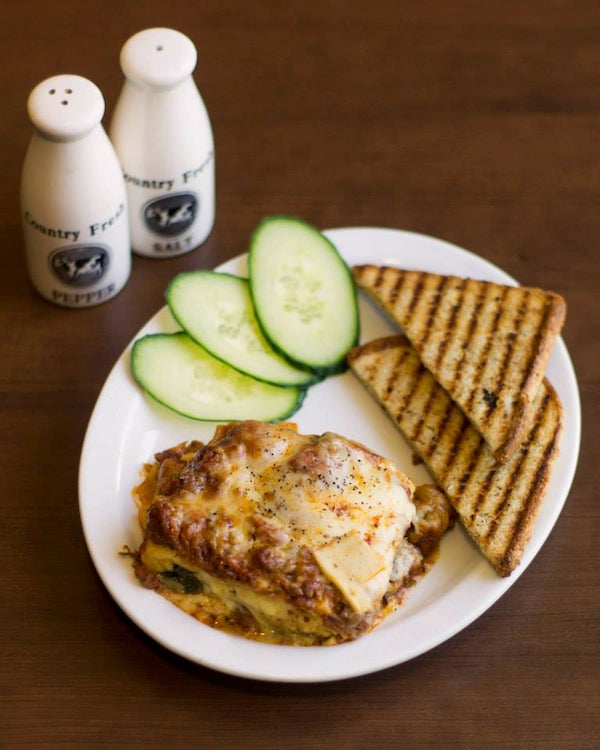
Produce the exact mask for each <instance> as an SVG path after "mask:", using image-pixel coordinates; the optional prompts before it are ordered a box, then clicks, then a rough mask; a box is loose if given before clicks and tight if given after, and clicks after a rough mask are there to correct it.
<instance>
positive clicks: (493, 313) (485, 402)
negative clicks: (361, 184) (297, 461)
mask: <svg viewBox="0 0 600 750" xmlns="http://www.w3.org/2000/svg"><path fill="white" fill-rule="evenodd" d="M353 275H354V278H355V280H356V283H357V285H358V287H359V288H361V289H363V290H364V291H365V292H366V293H367V294H368V295H369V296H370V297H371V298H372V299H373V300H374V301H375V302H376V303H377V304H379V305H380V306H381V307H383V309H384V310H385V311H386V312H387V313H388V314H389V315H390V316H391V317H392V318H393V320H395V322H396V323H397V324H398V325H399V326H400V328H401V329H402V332H403V333H404V334H405V335H406V337H407V338H408V339H409V340H410V342H411V343H412V345H413V346H414V347H415V349H416V350H417V352H418V354H419V357H420V358H421V360H422V362H423V364H424V365H425V367H427V368H428V369H429V370H430V372H431V373H432V374H433V376H434V377H435V378H436V380H437V381H438V382H439V383H440V384H441V385H443V386H444V388H445V389H446V390H447V391H448V393H449V394H450V396H451V397H452V398H453V399H454V401H455V402H456V404H457V405H458V406H460V408H461V409H462V410H463V412H464V413H465V414H466V415H467V417H468V418H469V419H470V420H471V422H472V423H473V425H474V426H475V427H476V428H477V429H478V430H479V432H480V433H481V435H482V436H483V438H484V439H485V441H486V442H487V444H488V445H489V447H490V449H491V450H492V452H493V454H494V455H495V457H496V458H497V459H498V460H499V461H505V460H507V459H508V458H510V456H511V455H513V453H514V452H515V451H516V449H517V448H518V446H519V445H520V443H521V441H522V439H523V436H524V435H525V433H526V432H527V430H528V429H529V426H530V424H531V417H532V413H533V403H534V400H535V398H536V394H537V392H538V389H539V386H540V383H541V381H542V378H543V375H544V371H545V369H546V365H547V363H548V359H549V357H550V352H551V350H552V347H553V345H554V341H555V339H556V337H557V336H558V334H559V332H560V330H561V327H562V325H563V322H564V318H565V312H566V305H565V302H564V300H563V298H562V297H560V295H558V294H554V293H553V292H546V291H543V290H541V289H535V288H531V287H512V286H505V285H501V284H494V283H491V282H484V281H475V280H473V279H462V278H458V277H455V276H442V275H439V274H434V273H425V272H422V271H405V270H401V269H398V268H391V267H385V266H384V267H380V266H373V265H364V266H356V267H354V268H353Z"/></svg>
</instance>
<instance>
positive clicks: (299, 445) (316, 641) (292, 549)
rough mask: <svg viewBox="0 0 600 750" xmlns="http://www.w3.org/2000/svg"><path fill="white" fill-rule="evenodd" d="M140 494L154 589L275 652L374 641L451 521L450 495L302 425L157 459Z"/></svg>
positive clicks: (144, 570) (137, 562) (147, 573)
mask: <svg viewBox="0 0 600 750" xmlns="http://www.w3.org/2000/svg"><path fill="white" fill-rule="evenodd" d="M133 495H134V499H135V501H136V504H137V507H138V512H139V521H140V524H141V527H142V531H143V541H142V544H141V546H140V548H139V550H137V551H136V552H135V553H134V567H135V572H136V575H137V577H138V579H139V580H140V582H141V583H142V585H144V586H146V587H148V588H151V589H154V590H156V591H157V592H158V593H160V594H162V595H163V596H164V597H166V598H167V599H169V600H170V601H171V602H173V603H174V604H175V605H177V606H178V607H180V608H181V609H183V610H184V611H186V612H187V613H189V614H190V615H192V616H193V617H195V618H197V619H198V620H200V621H201V622H203V623H205V624H207V625H211V626H213V627H217V628H221V629H225V630H228V631H230V632H235V633H237V634H240V635H243V636H245V637H248V638H252V639H256V640H263V641H267V642H271V643H285V644H295V645H321V644H323V645H332V644H336V643H341V642H343V641H347V640H352V639H354V638H356V637H358V636H359V635H361V634H362V633H365V632H367V631H369V630H370V629H372V628H373V627H374V626H375V625H376V624H377V623H378V622H380V621H381V619H382V618H383V617H385V616H386V615H387V614H388V613H389V612H390V611H391V610H392V609H394V608H395V607H396V606H397V605H398V603H399V602H400V601H401V600H402V597H403V593H404V591H405V590H406V588H407V587H408V586H410V585H411V584H412V583H413V582H414V580H415V577H416V576H418V575H419V574H420V573H422V572H423V571H424V570H425V568H426V564H425V562H426V560H425V556H426V555H428V554H430V553H431V551H432V550H433V549H434V548H435V547H436V546H437V542H438V541H439V538H440V537H441V535H442V534H443V532H444V531H445V528H446V527H447V526H448V522H449V510H448V506H447V505H446V504H445V501H443V500H442V501H440V493H435V491H434V492H433V493H429V492H426V493H420V492H417V493H415V491H414V486H413V484H412V482H411V481H410V480H409V479H408V477H406V476H405V475H404V474H403V473H402V472H401V471H399V470H398V469H397V468H396V467H395V466H394V465H393V463H392V462H390V461H389V460H387V459H385V458H383V457H381V456H378V455H376V454H374V453H373V452H371V451H370V450H368V449H367V448H366V447H364V446H363V445H360V444H358V443H356V442H353V441H351V440H348V439H346V438H344V437H342V436H340V435H337V434H335V433H331V432H326V433H324V434H322V435H301V434H299V433H298V431H297V429H296V426H295V425H293V424H290V423H282V424H268V423H263V422H253V421H247V422H238V423H233V424H229V425H222V426H218V427H217V429H216V432H215V435H214V437H213V438H212V439H211V440H210V442H208V443H206V444H203V443H200V442H194V441H192V442H188V443H182V444H180V445H177V446H175V447H173V448H170V449H168V450H165V451H163V452H161V453H158V454H156V456H155V460H154V461H153V462H152V463H148V464H146V465H145V466H144V468H143V477H142V481H141V483H140V484H139V485H138V486H137V487H135V488H134V491H133ZM420 497H422V498H423V499H422V501H420V500H419V498H420ZM432 497H433V498H434V499H433V500H432ZM441 497H442V498H443V495H442V496H441ZM440 503H441V505H440ZM421 541H422V542H423V545H422V546H423V549H420V547H419V544H420V542H421Z"/></svg>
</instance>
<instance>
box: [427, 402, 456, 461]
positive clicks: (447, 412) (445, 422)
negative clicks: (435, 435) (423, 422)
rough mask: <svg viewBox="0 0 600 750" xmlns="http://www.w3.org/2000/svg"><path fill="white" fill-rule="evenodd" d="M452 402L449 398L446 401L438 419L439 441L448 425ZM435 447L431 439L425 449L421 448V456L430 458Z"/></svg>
mask: <svg viewBox="0 0 600 750" xmlns="http://www.w3.org/2000/svg"><path fill="white" fill-rule="evenodd" d="M454 408H455V407H454V404H453V402H452V400H451V399H450V398H449V399H448V400H447V401H446V410H445V412H444V416H443V417H442V418H441V420H440V426H439V442H440V443H443V442H444V433H445V432H446V428H447V426H448V423H449V422H450V417H451V416H452V413H453V411H454ZM435 449H436V445H435V443H434V442H433V441H431V442H430V443H429V444H428V446H427V449H426V450H423V457H424V458H427V459H428V458H430V457H431V456H432V455H433V451H434V450H435Z"/></svg>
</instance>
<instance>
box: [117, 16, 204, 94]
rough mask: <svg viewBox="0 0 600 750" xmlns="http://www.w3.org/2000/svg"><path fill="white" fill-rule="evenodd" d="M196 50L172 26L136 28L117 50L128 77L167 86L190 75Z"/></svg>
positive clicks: (194, 61) (162, 86)
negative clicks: (134, 32) (137, 29)
mask: <svg viewBox="0 0 600 750" xmlns="http://www.w3.org/2000/svg"><path fill="white" fill-rule="evenodd" d="M196 60H197V53H196V48H195V46H194V44H193V43H192V42H191V41H190V39H188V38H187V36H185V34H182V33H181V32H179V31H175V30H174V29H166V28H156V29H146V30H145V31H139V32H138V33H137V34H134V35H133V36H132V37H130V38H129V39H128V40H127V41H126V42H125V44H124V45H123V48H122V50H121V57H120V62H121V68H122V70H123V73H124V74H125V76H126V77H127V78H129V79H130V80H132V81H134V82H136V83H139V84H141V85H145V86H150V87H152V88H161V89H166V88H171V87H172V86H176V85H177V84H178V83H180V82H181V81H183V80H184V79H185V78H187V77H188V76H189V75H191V74H192V72H193V70H194V68H195V67H196Z"/></svg>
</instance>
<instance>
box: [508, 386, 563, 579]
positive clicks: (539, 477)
mask: <svg viewBox="0 0 600 750" xmlns="http://www.w3.org/2000/svg"><path fill="white" fill-rule="evenodd" d="M548 398H549V397H548ZM560 429H561V426H560V422H559V423H558V424H557V425H556V426H555V428H554V432H553V434H552V439H551V440H550V441H549V442H548V445H547V446H546V450H545V451H544V453H543V455H542V457H541V458H540V460H539V462H538V466H537V468H536V471H535V476H534V479H533V481H532V482H531V485H530V489H529V493H528V495H527V498H526V500H525V502H524V503H523V504H522V506H521V508H520V509H519V512H518V513H517V516H516V518H515V521H514V523H513V525H512V533H511V536H510V541H509V542H508V544H507V545H506V547H507V549H506V552H505V554H504V556H503V560H502V562H503V563H504V564H505V565H506V563H507V562H509V561H510V559H511V557H512V555H513V551H514V549H515V546H516V544H517V543H518V542H519V536H520V534H519V532H520V530H521V529H522V526H523V521H524V519H526V518H527V516H528V515H529V513H530V509H531V506H532V504H533V503H534V502H536V501H537V502H540V500H541V490H542V489H543V487H544V485H545V483H546V481H547V476H548V472H549V469H548V463H549V462H550V460H551V458H552V454H553V453H554V452H555V450H556V446H557V443H558V436H559V434H560Z"/></svg>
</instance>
